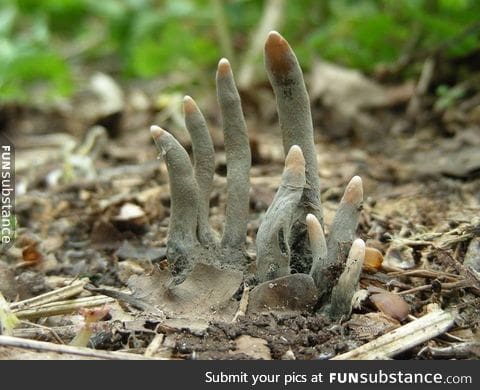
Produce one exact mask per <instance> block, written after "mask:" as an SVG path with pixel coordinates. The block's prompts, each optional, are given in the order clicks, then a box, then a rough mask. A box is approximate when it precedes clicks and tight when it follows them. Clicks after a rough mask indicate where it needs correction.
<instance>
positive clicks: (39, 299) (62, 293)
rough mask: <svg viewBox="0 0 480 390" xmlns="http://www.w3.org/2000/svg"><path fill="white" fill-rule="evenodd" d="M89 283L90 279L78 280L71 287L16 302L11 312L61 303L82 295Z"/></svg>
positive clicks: (11, 307)
mask: <svg viewBox="0 0 480 390" xmlns="http://www.w3.org/2000/svg"><path fill="white" fill-rule="evenodd" d="M87 283H88V279H82V280H77V281H75V282H73V283H72V284H71V285H70V286H66V287H62V288H59V289H57V290H53V291H49V292H47V293H45V294H41V295H38V296H36V297H33V298H29V299H25V300H23V301H20V302H14V303H12V304H11V305H10V310H20V309H26V308H30V307H35V306H41V305H45V304H46V303H50V302H55V301H60V300H62V299H67V298H70V297H73V296H75V295H78V294H80V293H81V292H82V291H83V286H85V285H86V284H87Z"/></svg>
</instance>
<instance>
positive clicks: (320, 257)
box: [306, 214, 327, 283]
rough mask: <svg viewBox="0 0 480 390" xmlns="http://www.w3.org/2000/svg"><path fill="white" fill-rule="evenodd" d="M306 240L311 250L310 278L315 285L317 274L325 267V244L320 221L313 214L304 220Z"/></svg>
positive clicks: (317, 278)
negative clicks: (306, 233)
mask: <svg viewBox="0 0 480 390" xmlns="http://www.w3.org/2000/svg"><path fill="white" fill-rule="evenodd" d="M306 222H307V232H308V239H309V242H310V249H311V250H312V268H311V269H310V276H311V277H312V278H313V280H314V281H315V283H317V281H318V280H319V273H321V272H322V270H323V269H324V268H325V267H326V266H327V243H326V241H325V234H324V233H323V228H322V225H321V224H320V221H319V220H318V219H317V217H315V215H313V214H308V215H307V218H306Z"/></svg>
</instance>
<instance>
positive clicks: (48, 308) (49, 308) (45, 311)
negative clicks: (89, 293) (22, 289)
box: [14, 296, 114, 320]
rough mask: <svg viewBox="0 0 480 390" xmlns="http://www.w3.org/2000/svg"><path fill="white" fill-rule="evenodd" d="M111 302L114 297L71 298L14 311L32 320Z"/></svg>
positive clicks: (20, 316)
mask: <svg viewBox="0 0 480 390" xmlns="http://www.w3.org/2000/svg"><path fill="white" fill-rule="evenodd" d="M110 302H114V299H112V298H108V297H102V296H93V297H85V298H78V299H71V300H68V301H60V302H51V303H47V304H45V305H42V306H35V307H32V308H29V309H24V310H17V311H14V313H15V315H16V316H17V317H18V318H23V319H29V320H31V319H35V318H41V317H50V316H56V315H61V314H68V313H72V312H74V311H76V310H78V309H81V308H86V307H94V306H101V305H105V304H107V303H110Z"/></svg>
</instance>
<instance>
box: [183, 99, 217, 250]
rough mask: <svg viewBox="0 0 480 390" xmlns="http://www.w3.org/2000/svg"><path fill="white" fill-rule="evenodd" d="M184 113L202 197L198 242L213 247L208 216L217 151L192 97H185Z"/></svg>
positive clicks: (199, 208) (199, 210)
mask: <svg viewBox="0 0 480 390" xmlns="http://www.w3.org/2000/svg"><path fill="white" fill-rule="evenodd" d="M183 111H184V115H185V126H186V127H187V130H188V132H189V134H190V138H191V139H192V147H193V161H194V173H195V180H196V181H197V185H198V192H199V197H200V198H199V203H198V227H197V229H198V240H199V241H200V243H201V244H202V245H212V244H213V243H214V242H215V239H214V237H215V236H214V233H213V232H212V229H211V228H210V224H209V222H208V216H209V213H210V194H211V192H212V187H213V175H214V172H215V150H214V149H213V142H212V138H211V137H210V133H209V131H208V127H207V123H206V121H205V118H204V117H203V115H202V112H201V111H200V110H199V108H198V106H197V104H196V103H195V101H194V100H193V99H192V98H191V97H190V96H185V98H184V99H183Z"/></svg>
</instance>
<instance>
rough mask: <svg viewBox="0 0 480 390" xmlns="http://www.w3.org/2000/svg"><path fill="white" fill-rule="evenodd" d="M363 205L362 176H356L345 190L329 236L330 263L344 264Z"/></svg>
mask: <svg viewBox="0 0 480 390" xmlns="http://www.w3.org/2000/svg"><path fill="white" fill-rule="evenodd" d="M362 203H363V185H362V179H361V178H360V176H354V177H353V178H352V179H351V180H350V182H349V183H348V184H347V187H346V188H345V192H344V194H343V197H342V200H341V201H340V205H339V206H338V210H337V212H336V213H335V217H334V219H333V223H332V227H331V229H330V234H329V236H328V241H327V248H328V263H329V264H333V263H335V262H344V261H345V259H346V258H347V254H348V250H349V249H350V245H351V244H352V241H353V238H354V236H355V231H356V230H357V225H358V216H359V214H360V211H361V209H362Z"/></svg>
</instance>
